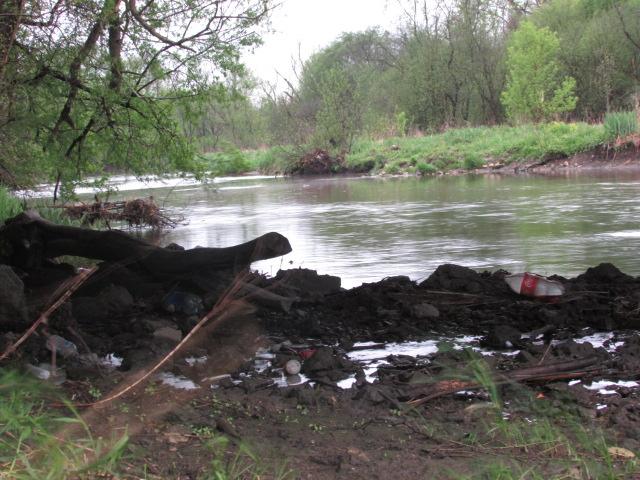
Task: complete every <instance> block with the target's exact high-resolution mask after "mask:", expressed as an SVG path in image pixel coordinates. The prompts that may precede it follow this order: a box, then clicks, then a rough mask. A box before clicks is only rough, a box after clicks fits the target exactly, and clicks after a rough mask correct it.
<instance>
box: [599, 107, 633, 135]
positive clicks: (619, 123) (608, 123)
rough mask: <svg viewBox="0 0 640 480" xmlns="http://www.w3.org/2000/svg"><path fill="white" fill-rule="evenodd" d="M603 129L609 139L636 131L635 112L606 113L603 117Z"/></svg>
mask: <svg viewBox="0 0 640 480" xmlns="http://www.w3.org/2000/svg"><path fill="white" fill-rule="evenodd" d="M604 131H605V134H606V136H607V138H608V139H609V140H615V139H616V138H624V137H627V136H629V135H633V134H634V133H638V131H639V130H638V116H637V115H636V112H614V113H607V114H606V115H605V117H604Z"/></svg>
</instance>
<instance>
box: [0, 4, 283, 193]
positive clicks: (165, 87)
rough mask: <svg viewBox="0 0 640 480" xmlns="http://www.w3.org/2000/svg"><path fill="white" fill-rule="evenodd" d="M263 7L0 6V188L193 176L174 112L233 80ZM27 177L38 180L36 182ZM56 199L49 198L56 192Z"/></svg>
mask: <svg viewBox="0 0 640 480" xmlns="http://www.w3.org/2000/svg"><path fill="white" fill-rule="evenodd" d="M270 8H271V2H270V0H211V1H193V0H147V1H144V2H139V1H136V0H102V1H98V0H75V1H63V0H44V1H38V0H26V1H25V0H9V1H6V2H2V5H1V6H0V86H2V87H3V88H2V93H0V96H1V97H2V98H1V100H2V102H1V103H2V107H0V148H1V149H2V153H0V155H1V157H0V164H1V165H2V170H1V172H2V173H4V178H5V179H6V178H10V177H12V178H13V179H15V180H17V181H18V182H25V181H27V180H29V178H34V177H40V178H41V177H43V176H46V177H48V178H50V179H54V180H56V181H57V184H59V185H61V186H65V187H66V186H72V185H73V182H74V181H76V180H78V179H81V178H83V177H84V176H86V175H88V174H93V175H95V174H101V173H104V169H105V168H115V169H119V170H127V171H130V172H132V173H134V174H138V175H142V174H145V173H166V172H171V171H191V172H196V173H197V172H198V169H199V167H198V163H197V162H196V160H195V156H194V152H193V150H192V148H191V146H190V145H189V144H188V143H187V142H186V141H185V140H184V137H183V136H182V134H181V132H180V129H179V128H178V126H177V124H176V122H175V121H174V112H175V110H176V106H177V105H178V104H179V103H180V102H182V101H187V100H192V99H193V97H194V96H197V95H199V94H201V93H203V92H210V91H211V89H215V88H219V87H220V85H222V82H223V81H224V78H225V77H226V76H228V75H241V74H242V73H243V67H242V65H241V63H240V51H241V50H242V49H244V48H250V47H251V46H253V45H256V44H257V43H259V41H260V38H259V35H258V30H257V28H258V25H259V24H260V22H262V21H263V20H264V19H265V18H266V17H267V15H268V13H269V11H270ZM34 173H37V175H34ZM56 193H58V192H56Z"/></svg>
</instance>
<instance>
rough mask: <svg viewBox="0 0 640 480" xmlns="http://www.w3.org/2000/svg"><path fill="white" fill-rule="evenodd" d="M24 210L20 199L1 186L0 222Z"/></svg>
mask: <svg viewBox="0 0 640 480" xmlns="http://www.w3.org/2000/svg"><path fill="white" fill-rule="evenodd" d="M23 210H24V207H23V204H22V202H21V201H20V199H18V198H16V197H15V196H13V195H12V194H11V192H10V191H9V190H8V189H7V188H5V187H3V186H0V224H2V223H4V221H5V220H6V219H7V218H11V217H15V216H16V215H18V214H19V213H20V212H22V211H23Z"/></svg>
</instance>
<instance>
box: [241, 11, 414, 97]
mask: <svg viewBox="0 0 640 480" xmlns="http://www.w3.org/2000/svg"><path fill="white" fill-rule="evenodd" d="M401 16H402V9H401V7H400V6H399V4H398V1H397V0H281V5H280V6H279V7H277V8H276V9H275V10H274V11H273V13H272V16H271V30H272V31H271V32H269V33H265V34H264V35H263V37H262V39H263V41H264V44H263V45H262V46H261V47H260V48H258V49H256V50H255V51H254V52H253V53H252V54H246V55H245V56H244V60H245V63H246V65H247V66H248V67H249V69H251V71H252V72H253V73H254V74H255V75H256V76H257V77H258V78H259V79H261V80H266V81H269V82H272V83H273V82H277V84H278V86H279V89H283V88H284V82H283V81H282V80H281V79H278V75H277V74H276V71H278V72H280V73H281V74H282V75H284V76H285V77H286V78H288V79H290V80H293V73H292V67H291V59H292V57H293V58H296V59H297V58H298V51H300V56H301V58H302V60H306V59H307V58H309V56H311V55H312V54H313V53H315V52H317V51H318V50H320V49H322V48H323V47H326V46H327V45H329V44H330V43H331V42H332V41H333V40H335V39H337V38H338V37H339V36H340V34H341V33H343V32H357V31H362V30H366V29H367V28H370V27H375V26H380V27H381V28H382V29H383V30H388V31H394V30H396V28H397V26H398V24H399V20H400V18H401Z"/></svg>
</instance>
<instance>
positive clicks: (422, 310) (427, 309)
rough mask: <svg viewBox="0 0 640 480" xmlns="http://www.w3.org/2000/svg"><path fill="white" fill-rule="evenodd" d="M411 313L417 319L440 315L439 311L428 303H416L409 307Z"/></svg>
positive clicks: (429, 318)
mask: <svg viewBox="0 0 640 480" xmlns="http://www.w3.org/2000/svg"><path fill="white" fill-rule="evenodd" d="M411 315H412V316H413V317H415V318H418V319H421V320H422V319H428V320H431V319H436V318H439V317H440V311H439V310H438V309H437V308H436V307H434V306H433V305H431V304H430V303H418V304H416V305H413V306H412V307H411Z"/></svg>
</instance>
